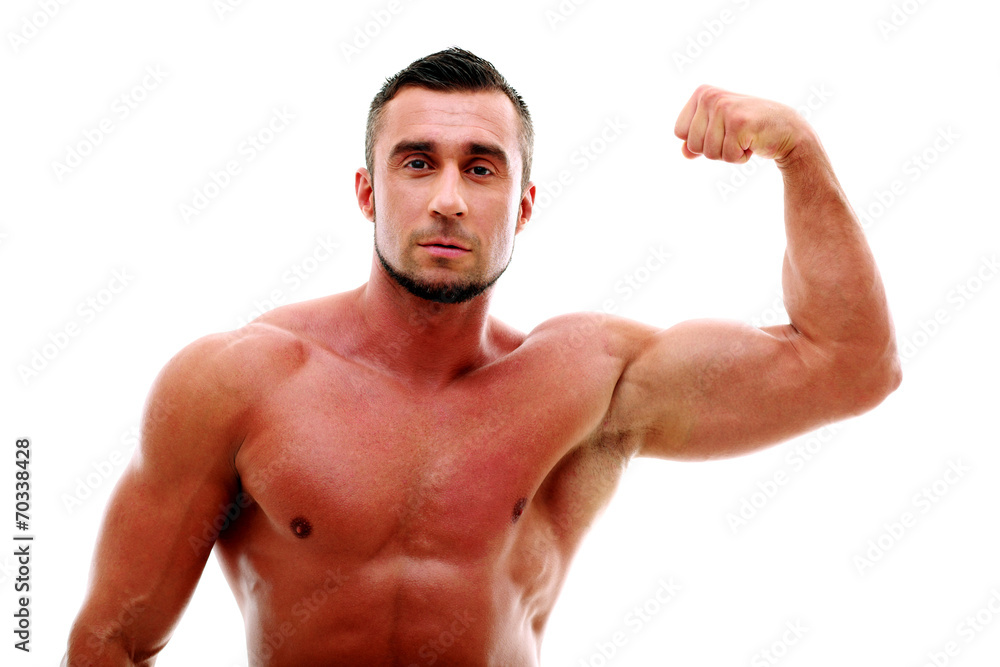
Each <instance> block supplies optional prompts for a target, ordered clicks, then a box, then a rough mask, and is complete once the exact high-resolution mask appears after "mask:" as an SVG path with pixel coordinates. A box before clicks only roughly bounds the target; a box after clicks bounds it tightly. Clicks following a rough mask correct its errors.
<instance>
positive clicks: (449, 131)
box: [376, 87, 520, 156]
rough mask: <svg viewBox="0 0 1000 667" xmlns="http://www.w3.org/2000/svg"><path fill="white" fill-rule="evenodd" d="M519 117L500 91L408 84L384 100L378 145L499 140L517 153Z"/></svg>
mask: <svg viewBox="0 0 1000 667" xmlns="http://www.w3.org/2000/svg"><path fill="white" fill-rule="evenodd" d="M519 127H520V119H519V118H518V116H517V111H516V110H515V109H514V103H513V102H511V101H510V99H509V98H508V97H507V96H506V95H504V94H503V93H501V92H499V91H480V92H474V93H471V92H439V91H435V90H428V89H426V88H417V87H407V88H403V89H402V90H401V91H399V92H398V93H397V94H396V96H395V97H393V98H392V99H391V100H389V102H388V103H387V104H386V106H385V109H384V110H383V116H382V128H381V131H380V132H379V137H378V139H377V142H378V143H377V147H376V151H378V148H380V147H381V148H383V150H384V147H385V146H391V145H393V144H395V143H396V142H397V141H400V140H415V141H416V140H419V141H434V142H438V143H441V144H446V143H448V142H450V141H451V142H457V143H466V142H480V143H486V142H488V143H498V144H500V145H501V146H503V147H504V148H507V149H508V153H509V154H510V155H512V156H513V155H516V154H518V151H517V145H518V144H517V140H518V130H519Z"/></svg>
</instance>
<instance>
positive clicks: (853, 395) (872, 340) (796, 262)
mask: <svg viewBox="0 0 1000 667" xmlns="http://www.w3.org/2000/svg"><path fill="white" fill-rule="evenodd" d="M674 132H675V134H676V135H677V137H678V138H680V139H682V140H684V145H683V147H682V151H683V153H684V155H685V156H686V157H689V158H695V157H698V156H699V155H704V156H705V157H707V158H709V159H713V160H718V159H721V160H724V161H726V162H734V163H740V162H745V161H746V160H747V159H749V157H750V156H751V155H752V154H757V155H759V156H761V157H764V158H771V159H774V160H775V162H776V163H777V165H778V167H779V169H780V171H781V174H782V178H783V181H784V190H785V233H786V239H787V247H786V251H785V259H784V266H783V270H782V287H783V291H784V301H785V308H786V310H787V312H788V315H789V319H790V320H791V322H790V323H789V324H787V325H784V326H774V327H765V328H763V329H756V328H753V327H750V326H747V325H744V324H740V323H733V322H724V321H715V320H704V321H691V322H684V323H681V324H679V325H676V326H674V327H671V328H669V329H666V330H663V331H655V330H653V329H651V328H647V327H641V326H637V325H625V326H621V325H620V329H621V330H623V331H624V332H625V335H624V339H625V340H626V343H625V344H624V345H623V349H624V353H623V355H624V356H625V358H626V363H625V369H624V371H623V374H622V377H621V378H620V381H619V384H618V387H617V389H616V391H615V395H614V398H613V399H612V405H611V409H610V413H609V424H610V425H611V427H612V428H614V429H615V430H618V431H621V432H626V433H629V434H630V435H632V436H633V438H634V441H635V442H636V443H637V445H636V452H637V453H638V454H640V455H647V456H656V457H662V458H678V459H708V458H719V457H725V456H733V455H739V454H743V453H746V452H749V451H752V450H754V449H756V448H759V447H762V446H765V445H768V444H773V443H775V442H779V441H781V440H784V439H787V438H790V437H792V436H794V435H797V434H799V433H802V432H805V431H808V430H811V429H813V428H816V427H818V426H820V425H822V424H824V423H828V422H830V421H834V420H836V419H840V418H844V417H847V416H852V415H856V414H859V413H861V412H864V411H866V410H868V409H870V408H872V407H874V406H875V405H877V404H878V403H880V402H881V401H882V400H883V399H884V398H885V397H886V396H887V395H888V394H889V393H890V392H892V391H893V390H894V389H895V388H896V387H897V386H898V384H899V382H900V378H901V374H900V367H899V361H898V357H897V354H896V347H895V339H894V334H893V328H892V321H891V319H890V315H889V310H888V306H887V304H886V299H885V292H884V290H883V287H882V281H881V278H880V277H879V273H878V269H877V267H876V266H875V261H874V259H873V257H872V253H871V251H870V249H869V247H868V244H867V242H866V241H865V238H864V234H863V232H862V229H861V225H860V224H859V223H858V220H857V218H856V217H855V216H854V213H853V211H852V210H851V207H850V204H849V203H848V201H847V197H846V196H845V195H844V192H843V190H842V189H841V187H840V184H839V183H838V181H837V178H836V176H834V173H833V169H832V167H831V165H830V161H829V158H828V157H827V155H826V152H825V151H824V150H823V147H822V145H821V144H820V141H819V138H818V137H817V135H816V133H815V132H814V131H813V129H812V128H811V127H810V126H809V125H808V124H807V123H806V122H805V120H804V119H803V118H802V117H801V116H800V115H799V114H798V113H797V112H796V111H795V110H794V109H791V108H790V107H787V106H784V105H781V104H777V103H774V102H770V101H767V100H762V99H757V98H753V97H747V96H744V95H736V94H733V93H729V92H726V91H723V90H719V89H716V88H710V87H707V86H702V87H700V88H698V89H697V90H696V91H695V93H694V95H693V96H692V97H691V99H690V100H689V101H688V103H687V105H686V106H685V107H684V109H683V110H682V111H681V113H680V116H679V117H678V119H677V123H676V126H675V129H674ZM737 278H738V277H737V276H734V277H733V279H734V280H735V279H737Z"/></svg>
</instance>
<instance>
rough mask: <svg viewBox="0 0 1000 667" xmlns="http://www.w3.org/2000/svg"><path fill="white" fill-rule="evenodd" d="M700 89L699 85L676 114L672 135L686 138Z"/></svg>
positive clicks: (696, 106)
mask: <svg viewBox="0 0 1000 667" xmlns="http://www.w3.org/2000/svg"><path fill="white" fill-rule="evenodd" d="M701 90H702V86H699V87H698V89H697V90H695V91H694V94H693V95H691V97H690V99H688V101H687V104H685V105H684V108H683V109H681V112H680V114H678V116H677V122H675V123H674V136H675V137H677V138H678V139H687V136H688V128H689V127H691V119H692V118H694V112H695V110H696V109H697V108H698V98H699V97H700V96H701Z"/></svg>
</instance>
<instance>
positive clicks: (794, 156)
mask: <svg viewBox="0 0 1000 667" xmlns="http://www.w3.org/2000/svg"><path fill="white" fill-rule="evenodd" d="M824 162H829V160H828V159H827V157H826V151H824V150H823V145H822V144H821V143H820V140H819V136H818V135H817V134H816V132H815V131H814V130H813V129H812V127H810V126H809V125H808V124H805V123H803V127H802V130H801V131H800V133H799V136H798V139H797V140H796V142H795V144H794V145H793V146H792V148H791V149H790V150H789V151H788V152H787V153H785V155H784V156H782V157H780V158H775V160H774V163H775V164H776V165H778V169H780V170H781V171H782V172H785V173H787V172H790V171H796V170H798V169H801V168H803V167H808V166H815V165H817V164H822V163H824Z"/></svg>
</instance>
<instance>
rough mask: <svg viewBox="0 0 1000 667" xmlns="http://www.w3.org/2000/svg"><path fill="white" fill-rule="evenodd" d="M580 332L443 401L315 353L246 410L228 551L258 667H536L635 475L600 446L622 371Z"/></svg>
mask: <svg viewBox="0 0 1000 667" xmlns="http://www.w3.org/2000/svg"><path fill="white" fill-rule="evenodd" d="M573 326H574V324H573V321H572V320H570V319H566V320H564V321H563V323H562V324H559V323H555V324H553V325H551V326H544V327H540V328H539V329H536V331H535V332H533V333H532V334H530V335H528V336H521V337H520V339H519V340H517V341H516V343H515V344H514V345H511V346H510V349H509V350H505V351H504V352H503V353H502V354H499V355H497V358H496V359H495V360H494V361H492V362H491V363H489V364H487V365H485V366H483V367H481V368H478V369H476V370H475V371H472V372H470V373H468V374H467V375H465V376H463V377H462V378H460V379H459V380H458V381H456V382H453V383H452V384H450V385H449V386H448V387H447V388H446V389H443V390H441V391H436V392H421V391H417V390H415V389H413V388H408V387H407V386H405V385H404V384H402V383H399V382H396V381H394V380H393V379H392V378H391V377H387V376H386V375H385V374H384V373H382V372H380V371H378V370H376V369H374V368H372V367H371V366H369V365H365V364H362V363H358V362H357V360H354V359H351V358H349V357H345V356H343V355H342V354H339V353H338V352H337V351H336V349H335V348H331V347H329V346H326V345H322V344H318V343H317V342H316V341H315V340H312V339H310V338H309V337H308V336H301V337H300V338H299V340H300V341H301V342H300V346H301V347H300V349H301V356H302V362H301V363H300V364H298V367H297V370H296V371H295V372H294V373H290V374H288V376H287V377H286V378H284V380H283V381H282V382H279V383H277V384H275V385H274V386H273V387H270V388H269V389H268V391H267V392H263V393H262V395H261V398H260V399H259V400H258V401H256V403H255V404H254V405H252V406H249V408H248V410H247V414H246V416H245V424H246V435H245V438H244V440H243V442H242V444H241V445H240V447H239V450H238V453H237V454H236V458H235V463H236V469H237V471H238V473H239V476H240V482H241V487H242V489H241V490H242V492H243V493H245V494H247V496H246V497H248V498H249V499H250V502H249V504H248V505H247V506H246V507H245V508H243V509H242V510H241V513H240V516H239V517H238V518H237V519H236V520H235V521H234V522H233V525H232V526H231V527H229V528H228V529H227V530H225V531H223V533H222V535H221V536H220V538H219V540H218V542H217V553H218V556H219V559H220V562H221V563H222V566H223V570H224V572H225V573H226V576H227V578H228V580H229V582H230V585H231V586H232V588H233V591H234V593H235V595H236V598H237V601H238V602H239V605H240V608H241V610H242V612H243V616H244V621H245V623H246V627H247V641H248V650H249V657H250V664H251V665H252V666H255V665H268V666H270V667H284V666H286V665H287V666H291V665H304V664H309V665H357V664H365V665H387V666H388V665H402V666H404V667H408V666H410V665H438V666H442V665H505V666H513V665H537V664H538V652H539V646H540V641H541V636H542V632H543V630H544V626H545V622H546V620H547V618H548V616H549V613H550V612H551V610H552V607H553V605H554V603H555V600H556V595H557V593H558V590H559V588H560V586H561V584H562V581H563V579H564V577H565V575H566V572H567V568H568V566H569V562H570V559H571V557H572V555H573V553H574V552H575V550H576V548H577V547H578V545H579V543H580V541H581V539H582V538H583V536H584V534H585V533H586V531H587V529H588V527H589V526H590V524H591V522H592V521H593V519H594V518H595V517H596V515H597V514H598V513H599V512H600V510H601V509H602V508H603V507H604V506H605V504H606V503H607V501H608V499H609V498H610V496H611V493H612V492H613V490H614V487H615V486H616V484H617V482H618V479H619V477H620V475H621V473H622V471H623V470H624V467H625V465H626V463H627V461H628V459H629V455H630V453H629V452H628V451H627V449H626V448H625V447H624V446H623V445H622V444H621V443H619V442H615V441H614V438H611V437H609V436H608V435H607V433H605V429H604V428H603V419H604V418H605V415H606V412H607V409H608V405H609V402H610V399H611V395H612V392H613V390H614V386H615V377H617V374H620V372H621V366H620V363H618V361H617V360H616V359H615V358H614V356H613V355H609V354H607V353H606V351H605V350H603V349H601V346H602V341H600V340H599V338H598V337H591V338H588V337H586V336H579V335H577V336H576V337H575V338H573V341H574V342H573V343H572V344H570V343H569V342H568V341H569V340H570V339H569V335H570V334H572V333H573V332H572V331H569V330H568V329H571V328H572V327H573ZM577 326H578V325H577ZM293 328H294V327H293ZM292 333H293V334H294V333H295V332H294V331H293V332H292ZM244 504H246V503H244Z"/></svg>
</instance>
